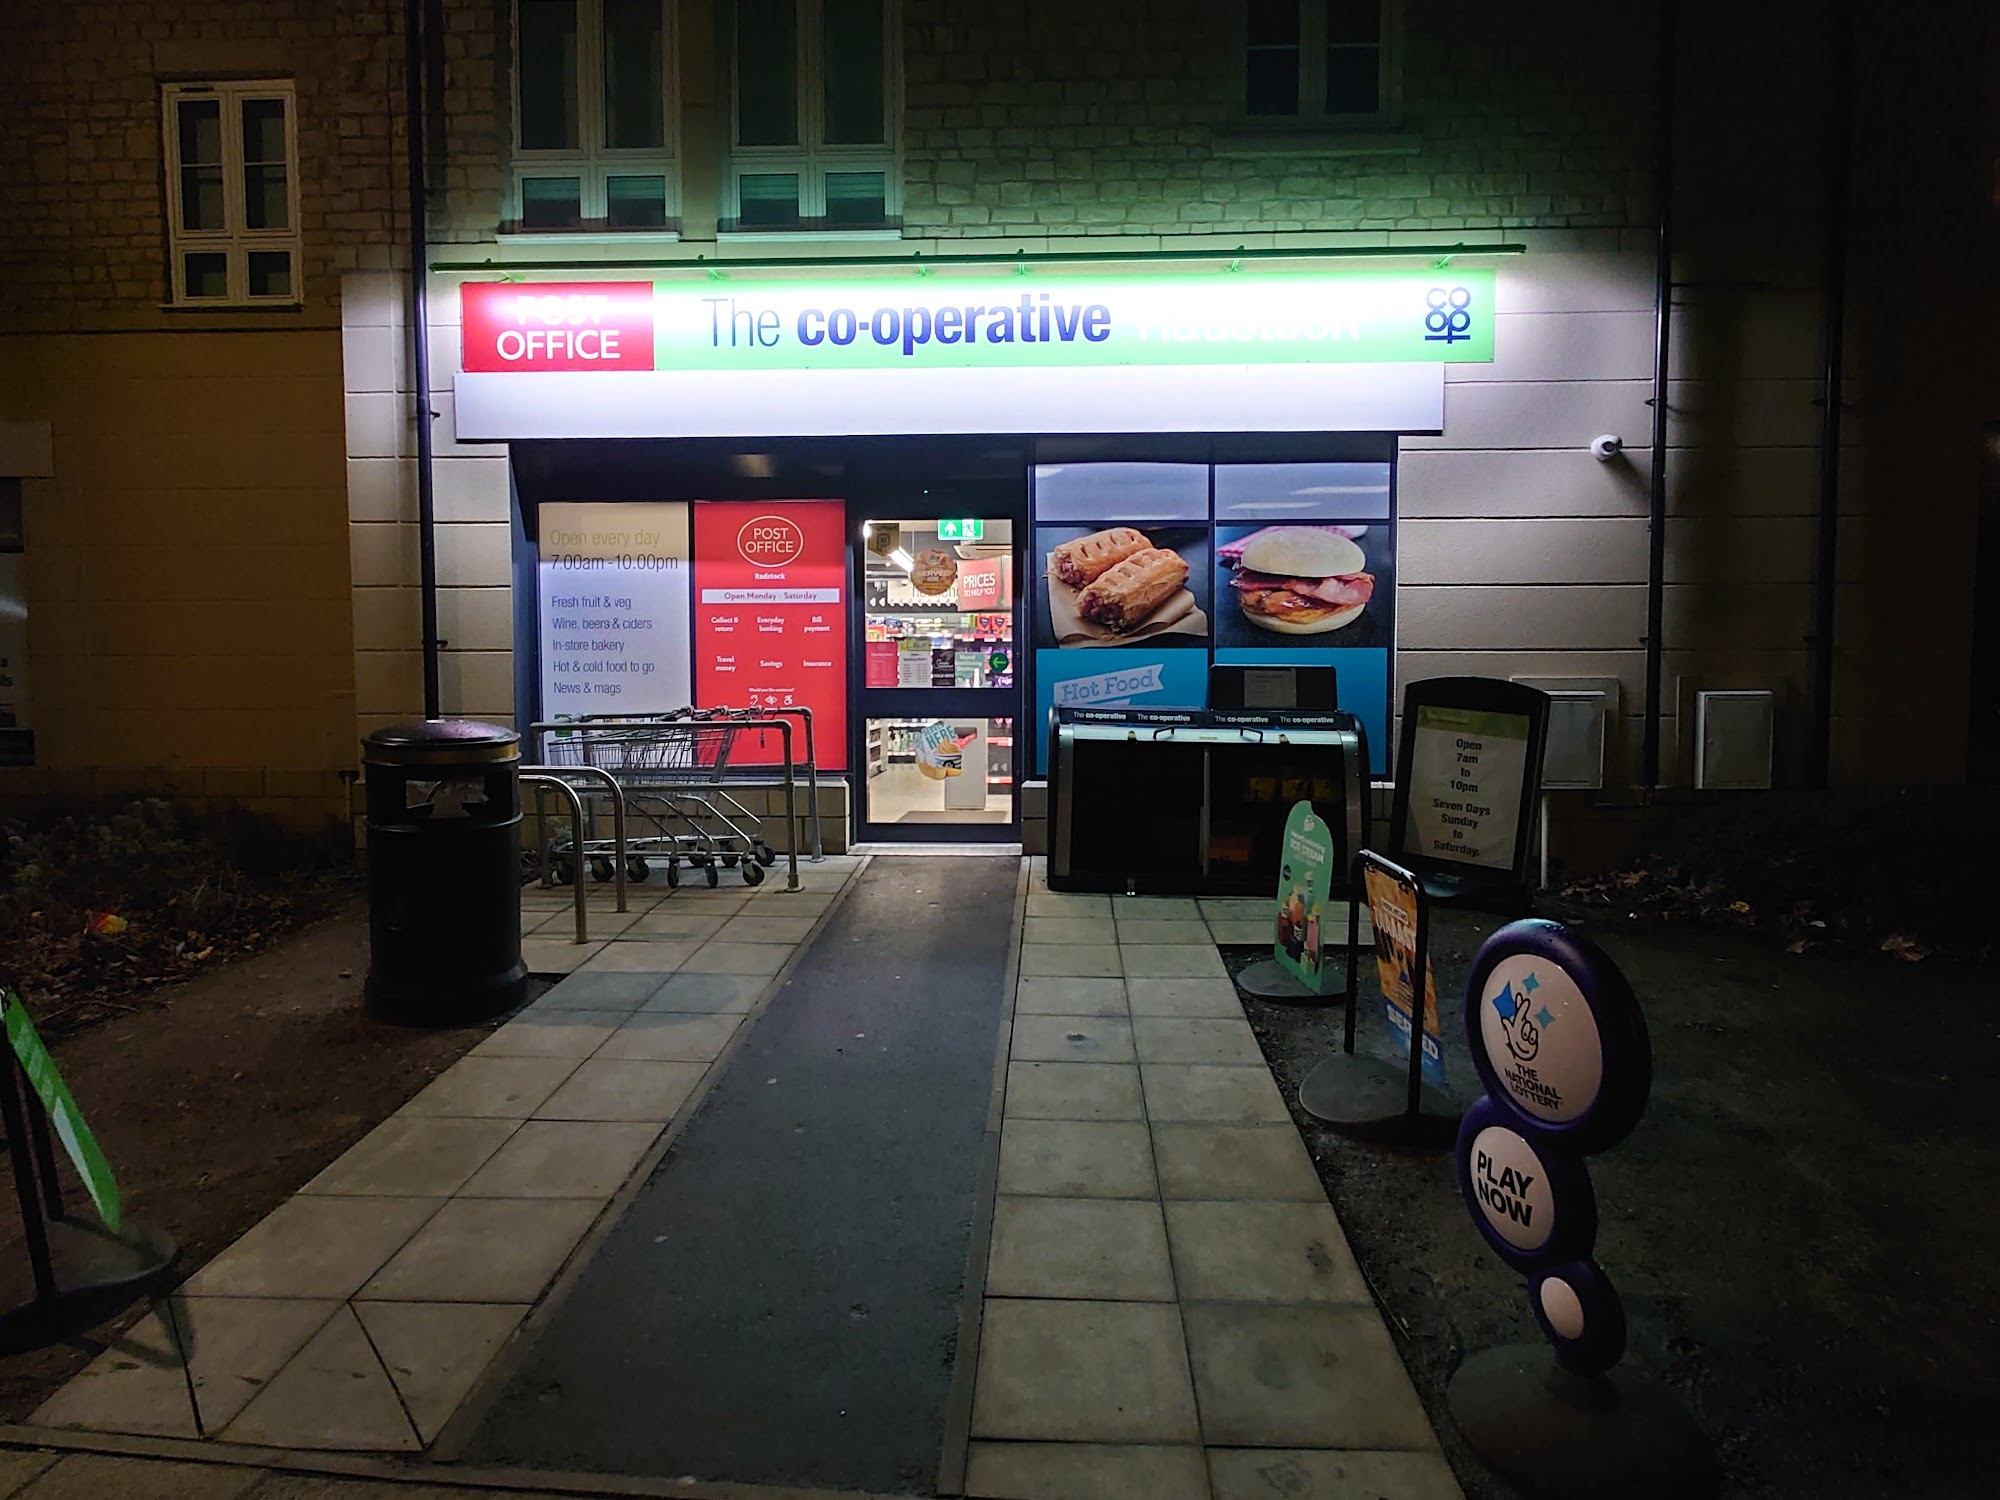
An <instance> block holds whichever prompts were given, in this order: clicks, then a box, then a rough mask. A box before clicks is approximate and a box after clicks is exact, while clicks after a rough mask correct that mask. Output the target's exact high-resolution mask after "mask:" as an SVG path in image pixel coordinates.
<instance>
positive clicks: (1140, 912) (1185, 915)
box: [1111, 896, 1201, 923]
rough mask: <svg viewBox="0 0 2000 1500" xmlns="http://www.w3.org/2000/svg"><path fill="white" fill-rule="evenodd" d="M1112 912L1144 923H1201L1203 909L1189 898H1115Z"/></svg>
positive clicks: (1112, 901) (1112, 902) (1112, 899)
mask: <svg viewBox="0 0 2000 1500" xmlns="http://www.w3.org/2000/svg"><path fill="white" fill-rule="evenodd" d="M1111 910H1112V911H1113V912H1114V913H1116V914H1117V915H1118V916H1119V917H1121V918H1136V919H1137V920H1139V921H1142V922H1195V923H1199V922H1200V921H1201V909H1200V908H1199V907H1198V906H1196V905H1195V904H1194V900H1193V898H1192V897H1188V896H1113V897H1112V898H1111Z"/></svg>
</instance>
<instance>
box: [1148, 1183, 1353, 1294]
mask: <svg viewBox="0 0 2000 1500" xmlns="http://www.w3.org/2000/svg"><path fill="white" fill-rule="evenodd" d="M1166 1211H1167V1235H1168V1239H1169V1241H1170V1242H1171V1243H1172V1245H1173V1255H1174V1275H1175V1278H1176V1280H1177V1282H1178V1284H1179V1287H1180V1295H1181V1296H1182V1297H1183V1298H1185V1299H1186V1300H1187V1301H1189V1302H1209V1301H1228V1302H1358V1303H1367V1302H1368V1301H1369V1294H1368V1284H1367V1283H1366V1282H1365V1281H1363V1280H1362V1279H1361V1269H1360V1267H1359V1266H1357V1265H1356V1264H1355V1263H1354V1256H1353V1254H1352V1253H1351V1252H1350V1251H1349V1250H1348V1247H1347V1236H1346V1235H1344V1234H1342V1233H1341V1231H1340V1220H1339V1219H1338V1218H1336V1217H1335V1216H1334V1212H1333V1209H1332V1207H1331V1206H1330V1205H1328V1204H1326V1203H1283V1202H1267V1203H1244V1202H1234V1203H1215V1202H1170V1203H1168V1204H1167V1205H1166Z"/></svg>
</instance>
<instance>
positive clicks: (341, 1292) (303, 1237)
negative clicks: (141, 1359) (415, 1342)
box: [181, 1148, 504, 1298]
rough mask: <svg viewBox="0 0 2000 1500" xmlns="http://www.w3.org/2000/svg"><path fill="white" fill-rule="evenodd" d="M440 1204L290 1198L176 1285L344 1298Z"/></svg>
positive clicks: (200, 1291) (199, 1291)
mask: <svg viewBox="0 0 2000 1500" xmlns="http://www.w3.org/2000/svg"><path fill="white" fill-rule="evenodd" d="M503 1149H504V1148H503ZM442 1206H443V1200H442V1199H441V1198H380V1197H371V1198H330V1197H324V1196H320V1195H316V1194H314V1195H303V1196H300V1197H296V1198H292V1199H289V1200H287V1201H286V1202H284V1203H282V1204H280V1205H279V1206H278V1207H277V1208H276V1209H274V1210H273V1211H272V1212H271V1213H270V1214H269V1215H268V1216H266V1217H265V1219H264V1220H263V1222H261V1223H260V1224H258V1225H257V1226H256V1227H255V1228H253V1229H252V1230H250V1232H249V1233H247V1234H245V1235H244V1236H243V1238H241V1239H240V1240H238V1241H237V1242H236V1243H235V1244H233V1245H231V1246H230V1247H229V1248H228V1249H227V1250H224V1251H223V1252H222V1253H221V1254H220V1255H218V1256H217V1257H216V1258H215V1259H214V1260H212V1261H210V1262H209V1263H208V1264H207V1265H206V1266H203V1267H202V1268H201V1270H199V1271H197V1272H196V1273H195V1274H194V1275H193V1276H192V1277H191V1278H190V1279H189V1280H188V1281H187V1282H185V1283H184V1284H183V1286H182V1288H181V1289H182V1290H183V1291H184V1292H186V1293H187V1295H188V1296H190V1297H308V1298H340V1297H349V1296H352V1295H353V1294H354V1292H355V1291H356V1290H357V1289H358V1288H359V1287H360V1286H361V1284H362V1283H363V1282H365V1281H367V1280H368V1278H369V1277H370V1276H373V1275H374V1274H375V1273H376V1272H377V1271H378V1270H380V1269H381V1268H382V1266H383V1265H384V1264H385V1263H386V1262H387V1261H388V1259H389V1257H390V1256H392V1255H394V1254H395V1253H396V1252H397V1251H398V1250H400V1249H402V1248H403V1246H404V1245H405V1244H407V1243H408V1242H409V1239H410V1236H411V1235H413V1234H415V1233H416V1232H417V1231H418V1230H419V1229H420V1228H422V1227H423V1224H424V1221H425V1220H427V1219H429V1218H430V1216H431V1215H432V1214H434V1213H436V1212H437V1210H438V1209H439V1208H440V1207H442Z"/></svg>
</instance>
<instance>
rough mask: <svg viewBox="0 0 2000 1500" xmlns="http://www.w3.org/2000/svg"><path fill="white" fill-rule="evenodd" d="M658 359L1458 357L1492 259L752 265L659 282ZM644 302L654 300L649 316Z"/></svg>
mask: <svg viewBox="0 0 2000 1500" xmlns="http://www.w3.org/2000/svg"><path fill="white" fill-rule="evenodd" d="M652 291H653V297H652V311H653V366H654V368H655V369H659V370H746V369H791V370H871V369H919V368H930V369H938V368H987V369H1012V368H1024V367H1036V366H1041V367H1051V368H1079V369H1080V368H1093V367H1103V366H1120V365H1124V366H1167V365H1273V364H1316V363H1356V364H1392V363H1394V364H1410V363H1424V364H1437V363H1449V364H1461V363H1482V362H1489V361H1491V360H1492V358H1493V312H1494V306H1493V296H1494V275H1493V272H1492V271H1490V270H1453V269H1449V268H1447V269H1444V270H1423V271H1376V270H1371V271H1284V270H1272V269H1267V268H1262V267H1252V268H1248V269H1243V270H1236V271H1225V270H1219V269H1206V268H1204V269H1201V270H1192V269H1190V270H1184V271H1182V270H1177V271H1162V272H1153V273H1148V274H1144V275H1138V276H1113V275H1106V274H1105V273H1103V272H1097V271H1076V270H1071V269H1067V268H1063V269H1051V268H1046V267H1035V268H1032V273H1031V274H1028V273H1015V274H1003V275H997V276H996V275H991V274H976V275H975V274H965V275H960V274H956V273H954V272H945V271H941V272H939V273H937V274H932V275H927V276H922V277H907V278H901V277H894V276H879V275H878V276H868V277H862V276H849V277H843V278H838V279H835V278H820V279H813V280H805V281H778V280H772V281H768V282H762V283H760V282H759V281H757V280H755V279H753V278H752V276H751V275H749V274H747V273H746V275H745V276H744V278H743V280H742V281H740V282H738V281H736V280H734V279H724V280H719V281H705V282H702V283H700V284H699V285H689V284H687V283H685V282H679V281H659V282H656V283H654V285H653V288H652ZM641 316H643V313H642V314H641Z"/></svg>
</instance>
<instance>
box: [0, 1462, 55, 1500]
mask: <svg viewBox="0 0 2000 1500" xmlns="http://www.w3.org/2000/svg"><path fill="white" fill-rule="evenodd" d="M61 1457H62V1455H61V1454H60V1453H21V1452H14V1451H9V1452H5V1453H0V1500H4V1497H11V1496H13V1495H16V1494H18V1493H19V1492H20V1490H21V1489H22V1487H23V1486H24V1485H26V1484H27V1483H28V1481H29V1480H31V1479H34V1478H36V1477H37V1476H39V1475H41V1474H44V1473H46V1472H47V1471H48V1470H49V1469H52V1468H54V1467H55V1463H56V1460H57V1459H59V1458H61Z"/></svg>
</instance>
